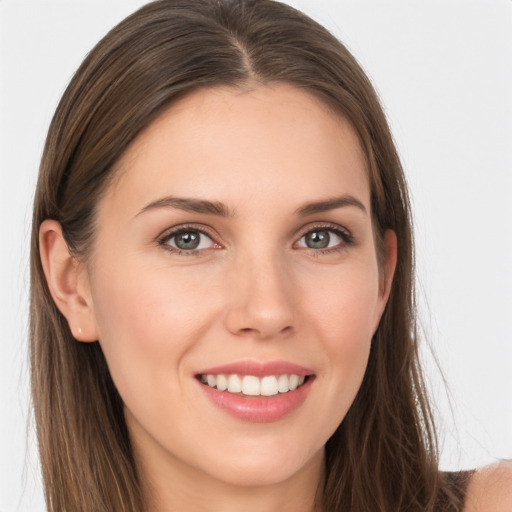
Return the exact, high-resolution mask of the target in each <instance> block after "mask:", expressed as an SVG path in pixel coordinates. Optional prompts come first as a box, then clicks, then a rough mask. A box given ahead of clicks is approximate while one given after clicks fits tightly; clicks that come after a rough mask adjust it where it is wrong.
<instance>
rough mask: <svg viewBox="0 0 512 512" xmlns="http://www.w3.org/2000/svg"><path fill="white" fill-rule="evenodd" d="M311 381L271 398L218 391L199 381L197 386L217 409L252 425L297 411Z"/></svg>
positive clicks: (309, 379)
mask: <svg viewBox="0 0 512 512" xmlns="http://www.w3.org/2000/svg"><path fill="white" fill-rule="evenodd" d="M313 381H314V377H313V376H309V377H308V379H307V380H306V382H304V384H302V386H300V387H298V388H297V389H294V390H293V391H288V392H287V393H278V394H277V395H273V396H242V395H237V394H234V393H229V392H228V391H219V390H218V389H215V388H212V387H210V386H207V385H206V384H202V383H201V382H199V381H198V384H199V385H200V386H201V388H202V389H203V391H204V393H205V394H206V396H207V397H208V398H209V399H210V400H211V401H212V402H213V403H214V404H215V405H216V406H217V407H219V408H221V409H223V410H224V411H226V412H227V413H228V414H231V415H232V416H234V417H235V418H238V419H240V420H244V421H250V422H253V423H268V422H272V421H278V420H280V419H282V418H284V417H285V416H288V415H289V414H290V413H292V412H293V411H294V410H296V409H298V408H299V407H300V406H301V405H302V403H303V402H304V400H306V397H307V396H308V393H309V391H310V389H311V385H312V383H313Z"/></svg>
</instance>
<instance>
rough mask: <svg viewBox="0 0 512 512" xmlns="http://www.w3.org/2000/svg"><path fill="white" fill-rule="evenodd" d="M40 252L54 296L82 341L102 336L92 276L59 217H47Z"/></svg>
mask: <svg viewBox="0 0 512 512" xmlns="http://www.w3.org/2000/svg"><path fill="white" fill-rule="evenodd" d="M39 252H40V256H41V263H42V266H43V271H44V275H45V277H46V282H47V283H48V288H49V290H50V293H51V295H52V298H53V300H54V302H55V304H56V306H57V307H58V308H59V310H60V312H61V313H62V314H63V315H64V317H65V318H66V320H67V321H68V324H69V329H70V330H71V332H72V334H73V336H74V337H75V338H76V339H77V340H78V341H84V342H91V341H96V340H97V339H98V336H97V330H96V323H95V321H94V312H93V309H92V299H91V293H90V287H89V276H88V274H87V271H86V269H85V266H83V265H81V264H80V263H79V261H78V260H77V258H76V257H75V256H73V255H72V254H71V253H70V251H69V248H68V245H67V243H66V241H65V239H64V236H63V234H62V227H61V225H60V223H59V222H57V221H55V220H45V221H44V222H43V223H42V224H41V228H40V229H39Z"/></svg>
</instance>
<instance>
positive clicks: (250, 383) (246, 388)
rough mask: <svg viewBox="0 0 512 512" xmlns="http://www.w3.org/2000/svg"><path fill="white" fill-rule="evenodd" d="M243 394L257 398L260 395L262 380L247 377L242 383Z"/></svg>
mask: <svg viewBox="0 0 512 512" xmlns="http://www.w3.org/2000/svg"><path fill="white" fill-rule="evenodd" d="M242 393H243V394H244V395H252V396H256V395H259V394H260V379H258V377H254V376H253V375H246V376H245V377H244V379H243V381H242Z"/></svg>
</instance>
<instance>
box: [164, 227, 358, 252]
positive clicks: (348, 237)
mask: <svg viewBox="0 0 512 512" xmlns="http://www.w3.org/2000/svg"><path fill="white" fill-rule="evenodd" d="M314 231H328V232H330V233H334V234H335V235H337V236H338V237H340V238H341V240H342V241H343V242H342V243H339V244H338V245H335V246H334V247H329V248H325V249H312V248H310V247H304V248H303V249H306V250H308V251H309V252H310V253H311V254H312V255H313V256H315V257H319V256H322V255H325V254H331V253H335V252H341V251H344V250H346V249H347V248H348V247H350V246H353V245H354V244H355V239H354V236H353V235H352V234H351V233H350V232H349V231H348V230H346V229H344V228H341V227H340V226H338V225H336V224H318V225H314V226H312V227H309V228H308V229H307V231H304V232H303V233H302V234H301V235H300V237H299V238H298V241H300V240H302V239H303V238H304V237H305V236H306V235H307V234H308V233H312V232H314ZM187 232H196V233H200V234H202V235H205V236H207V237H208V238H210V240H211V241H212V242H213V243H214V244H216V245H218V246H219V247H220V244H219V243H218V242H216V241H215V237H214V236H213V235H212V234H211V233H209V232H208V231H206V230H205V229H204V228H198V227H197V226H194V225H185V226H180V227H179V228H177V229H173V230H171V231H168V232H166V233H164V234H163V235H162V236H160V237H159V238H158V240H157V242H158V245H159V246H162V247H163V248H164V249H165V250H167V251H169V252H171V253H173V254H177V255H180V256H181V255H183V256H199V255H201V252H203V251H204V250H205V249H191V250H183V249H178V248H177V247H172V246H170V245H169V241H170V240H171V239H172V238H174V237H175V236H178V235H180V234H181V233H187ZM295 243H297V242H295ZM294 245H295V244H294Z"/></svg>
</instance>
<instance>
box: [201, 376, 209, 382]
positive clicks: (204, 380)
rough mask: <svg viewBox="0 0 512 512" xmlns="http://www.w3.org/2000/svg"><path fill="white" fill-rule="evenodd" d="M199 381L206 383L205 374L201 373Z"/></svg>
mask: <svg viewBox="0 0 512 512" xmlns="http://www.w3.org/2000/svg"><path fill="white" fill-rule="evenodd" d="M201 382H202V383H203V384H208V379H207V378H206V375H204V374H203V375H201Z"/></svg>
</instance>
